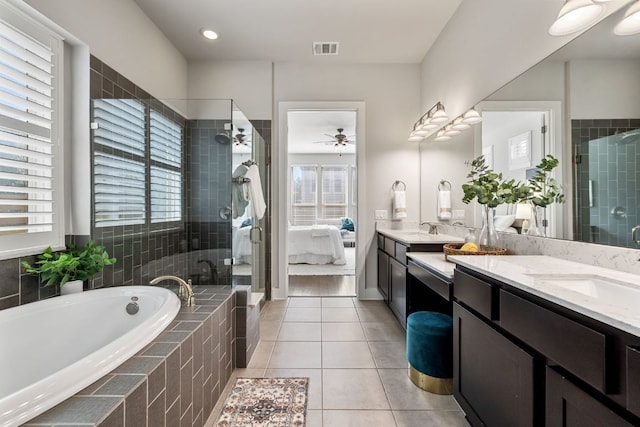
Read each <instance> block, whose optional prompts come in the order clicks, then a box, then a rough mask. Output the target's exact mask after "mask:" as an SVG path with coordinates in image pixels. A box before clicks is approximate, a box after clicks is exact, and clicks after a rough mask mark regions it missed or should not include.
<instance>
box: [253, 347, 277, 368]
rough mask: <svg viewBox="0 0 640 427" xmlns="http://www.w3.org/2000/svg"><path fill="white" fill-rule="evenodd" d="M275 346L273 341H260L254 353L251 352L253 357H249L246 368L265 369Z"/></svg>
mask: <svg viewBox="0 0 640 427" xmlns="http://www.w3.org/2000/svg"><path fill="white" fill-rule="evenodd" d="M275 344H276V342H275V341H264V340H260V342H259V343H258V346H257V347H256V351H254V352H253V356H251V360H250V361H249V363H248V364H247V368H252V369H254V368H266V367H267V365H268V364H269V359H270V358H271V353H272V352H273V347H274V346H275Z"/></svg>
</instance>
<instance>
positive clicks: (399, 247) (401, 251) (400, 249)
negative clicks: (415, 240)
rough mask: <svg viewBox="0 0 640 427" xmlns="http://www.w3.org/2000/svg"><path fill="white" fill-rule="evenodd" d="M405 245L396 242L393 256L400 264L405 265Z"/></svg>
mask: <svg viewBox="0 0 640 427" xmlns="http://www.w3.org/2000/svg"><path fill="white" fill-rule="evenodd" d="M407 249H408V248H407V247H406V246H405V245H403V244H402V243H398V242H396V254H395V258H396V259H397V260H398V261H400V262H401V263H402V264H404V265H407Z"/></svg>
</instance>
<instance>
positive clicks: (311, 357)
mask: <svg viewBox="0 0 640 427" xmlns="http://www.w3.org/2000/svg"><path fill="white" fill-rule="evenodd" d="M321 354H322V350H321V345H320V343H319V342H307V341H302V342H297V341H276V345H275V347H274V348H273V353H272V354H271V360H269V365H268V366H267V367H268V368H269V369H277V368H318V369H319V368H321V367H322V362H321Z"/></svg>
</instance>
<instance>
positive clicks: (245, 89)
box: [188, 61, 273, 120]
mask: <svg viewBox="0 0 640 427" xmlns="http://www.w3.org/2000/svg"><path fill="white" fill-rule="evenodd" d="M188 82H189V87H188V96H189V98H190V99H220V98H227V99H233V100H234V101H235V103H236V104H237V105H238V107H240V109H241V110H242V112H243V113H244V114H245V115H246V116H247V117H248V118H250V119H251V120H271V119H272V118H273V111H272V106H273V97H272V64H271V62H268V61H191V62H189V72H188Z"/></svg>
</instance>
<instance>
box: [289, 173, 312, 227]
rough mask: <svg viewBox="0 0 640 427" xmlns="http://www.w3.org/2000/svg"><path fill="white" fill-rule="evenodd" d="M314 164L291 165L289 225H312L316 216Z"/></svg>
mask: <svg viewBox="0 0 640 427" xmlns="http://www.w3.org/2000/svg"><path fill="white" fill-rule="evenodd" d="M317 181H318V172H317V169H316V166H303V165H294V166H292V167H291V192H292V197H291V201H292V203H291V225H312V224H315V223H316V218H317V194H318V191H317V188H318V184H317Z"/></svg>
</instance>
